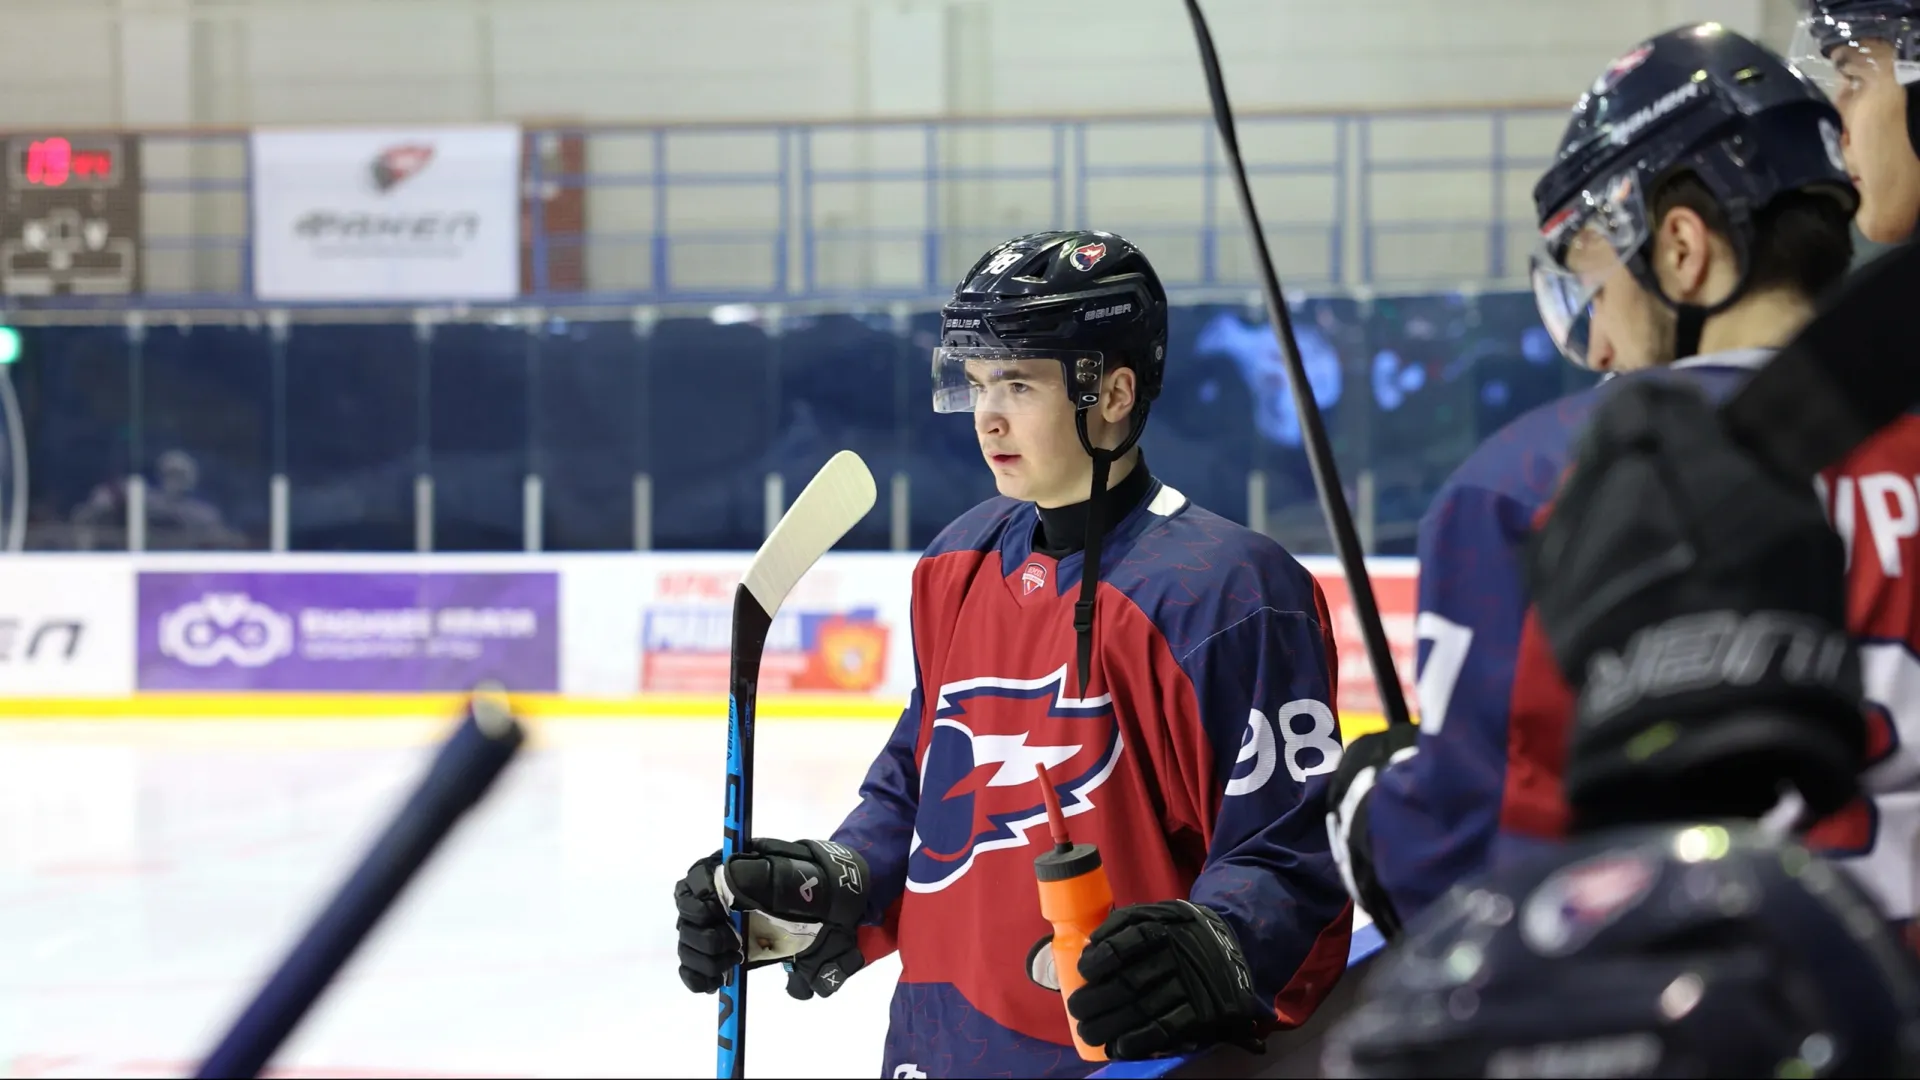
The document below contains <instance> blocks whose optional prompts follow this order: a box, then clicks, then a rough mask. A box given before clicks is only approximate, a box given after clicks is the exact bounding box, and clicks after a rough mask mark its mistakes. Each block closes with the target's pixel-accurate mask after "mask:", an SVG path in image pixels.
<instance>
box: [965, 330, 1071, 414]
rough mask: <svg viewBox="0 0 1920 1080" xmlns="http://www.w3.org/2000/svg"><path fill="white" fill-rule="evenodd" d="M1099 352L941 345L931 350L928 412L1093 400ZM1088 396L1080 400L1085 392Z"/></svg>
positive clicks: (1037, 407)
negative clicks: (1071, 393) (1070, 378)
mask: <svg viewBox="0 0 1920 1080" xmlns="http://www.w3.org/2000/svg"><path fill="white" fill-rule="evenodd" d="M1102 370H1103V368H1102V365H1101V354H1100V353H1098V352H1087V351H1084V350H1078V351H1076V350H1061V349H1000V348H986V347H976V346H969V347H942V348H938V349H935V350H933V411H934V412H937V413H970V412H998V413H1031V412H1041V411H1048V410H1054V409H1059V408H1061V407H1062V406H1063V405H1065V404H1066V403H1067V400H1068V396H1067V381H1066V379H1067V372H1068V371H1072V372H1074V373H1075V376H1076V378H1075V381H1076V384H1077V385H1076V389H1077V390H1078V391H1079V393H1077V394H1076V395H1075V404H1076V405H1077V404H1081V403H1083V402H1084V403H1085V404H1092V403H1093V401H1097V400H1099V391H1100V375H1101V372H1102ZM1089 393H1090V394H1092V395H1093V400H1092V401H1086V400H1085V397H1086V395H1087V394H1089Z"/></svg>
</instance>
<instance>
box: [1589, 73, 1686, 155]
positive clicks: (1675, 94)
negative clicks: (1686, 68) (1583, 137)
mask: <svg viewBox="0 0 1920 1080" xmlns="http://www.w3.org/2000/svg"><path fill="white" fill-rule="evenodd" d="M1699 96H1700V84H1699V83H1697V82H1689V83H1682V84H1681V85H1679V86H1677V87H1675V88H1673V89H1672V90H1669V91H1667V92H1666V93H1664V94H1662V95H1660V96H1659V97H1658V98H1655V99H1654V102H1653V104H1651V105H1648V106H1646V107H1645V108H1643V109H1641V110H1640V111H1639V112H1636V113H1633V114H1632V115H1630V116H1628V117H1627V118H1626V119H1625V120H1622V121H1620V122H1619V123H1618V124H1615V125H1613V131H1612V132H1611V133H1610V134H1609V135H1608V136H1607V138H1608V140H1609V141H1610V142H1612V143H1613V144H1614V145H1615V146H1624V145H1626V144H1627V143H1629V142H1631V141H1633V137H1634V136H1635V135H1638V134H1640V132H1641V130H1642V129H1644V128H1645V127H1646V126H1647V125H1648V124H1651V123H1653V122H1654V121H1656V120H1658V119H1660V118H1661V117H1663V116H1665V115H1667V114H1668V113H1670V112H1672V111H1673V110H1675V109H1677V108H1679V107H1680V106H1682V105H1685V104H1686V103H1687V102H1689V101H1692V100H1693V99H1694V98H1696V97H1699Z"/></svg>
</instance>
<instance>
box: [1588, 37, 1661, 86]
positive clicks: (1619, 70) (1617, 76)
mask: <svg viewBox="0 0 1920 1080" xmlns="http://www.w3.org/2000/svg"><path fill="white" fill-rule="evenodd" d="M1652 55H1653V46H1652V45H1642V46H1640V47H1639V48H1637V49H1635V50H1633V51H1632V52H1630V53H1628V54H1627V55H1625V56H1623V57H1621V58H1620V59H1618V60H1615V61H1614V62H1613V63H1611V64H1608V65H1607V70H1605V71H1603V72H1601V73H1600V77H1599V78H1597V79H1595V80H1593V89H1592V93H1593V95H1594V96H1595V97H1598V96H1600V95H1601V94H1604V93H1606V92H1607V91H1609V90H1611V89H1613V88H1614V87H1616V86H1619V85H1620V80H1621V79H1624V78H1626V77H1627V76H1628V75H1631V74H1633V69H1635V68H1637V67H1639V66H1640V65H1641V64H1644V63H1646V62H1647V57H1649V56H1652Z"/></svg>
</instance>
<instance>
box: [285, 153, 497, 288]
mask: <svg viewBox="0 0 1920 1080" xmlns="http://www.w3.org/2000/svg"><path fill="white" fill-rule="evenodd" d="M252 140H253V141H252V151H253V161H252V177H253V289H254V294H255V295H256V296H257V297H258V298H260V299H261V300H267V301H276V300H278V301H303V300H424V301H433V300H479V301H485V300H507V299H511V298H512V297H514V296H515V295H517V294H518V293H519V291H520V206H519V190H520V143H521V140H520V129H519V128H518V127H515V126H512V125H487V126H480V127H461V128H342V129H298V130H256V131H255V132H254V133H253V136H252Z"/></svg>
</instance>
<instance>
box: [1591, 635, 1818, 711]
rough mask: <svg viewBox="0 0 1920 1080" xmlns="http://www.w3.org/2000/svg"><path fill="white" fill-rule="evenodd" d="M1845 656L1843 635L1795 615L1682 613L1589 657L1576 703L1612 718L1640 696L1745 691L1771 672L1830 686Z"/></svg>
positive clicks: (1799, 681) (1794, 679)
mask: <svg viewBox="0 0 1920 1080" xmlns="http://www.w3.org/2000/svg"><path fill="white" fill-rule="evenodd" d="M1846 657H1847V639H1846V636H1845V635H1844V634H1842V633H1840V632H1838V631H1835V630H1834V629H1833V628H1831V627H1828V626H1826V625H1824V624H1822V623H1820V622H1819V621H1817V620H1813V619H1808V618H1806V617H1804V616H1801V615H1798V614H1796V613H1793V612H1784V611H1759V612H1754V613H1753V614H1751V615H1744V616H1743V615H1741V614H1739V613H1737V612H1732V611H1709V612H1703V613H1701V614H1698V615H1682V616H1680V617H1678V618H1675V619H1669V620H1668V621H1666V622H1664V623H1660V624H1659V625H1657V626H1649V627H1647V628H1645V629H1643V630H1641V631H1639V632H1638V633H1636V634H1634V635H1633V638H1632V640H1630V641H1629V642H1627V647H1626V650H1625V652H1624V654H1623V653H1617V652H1614V651H1612V650H1609V649H1602V650H1600V651H1599V652H1597V653H1595V654H1594V656H1593V659H1592V660H1590V661H1588V663H1587V685H1586V689H1585V691H1584V693H1583V695H1582V699H1581V700H1582V702H1583V703H1584V704H1585V705H1586V706H1587V708H1589V709H1591V710H1592V711H1593V712H1594V713H1595V714H1596V715H1598V716H1611V715H1613V714H1614V713H1617V712H1620V711H1621V710H1623V709H1626V708H1627V707H1629V706H1631V705H1633V704H1634V703H1635V702H1638V701H1639V700H1640V699H1641V698H1642V697H1646V696H1653V697H1666V696H1670V695H1673V694H1678V693H1684V692H1687V691H1692V690H1701V689H1705V688H1707V687H1710V686H1718V685H1720V684H1722V683H1725V684H1729V685H1733V686H1750V685H1752V684H1753V683H1755V682H1758V681H1759V680H1760V678H1761V677H1762V676H1764V675H1766V674H1767V672H1769V671H1771V670H1774V669H1775V668H1778V670H1779V672H1780V677H1781V678H1783V679H1785V680H1786V681H1788V682H1790V683H1800V684H1808V683H1813V684H1823V685H1824V684H1831V683H1833V682H1834V681H1835V680H1836V679H1838V678H1839V677H1840V670H1841V665H1842V664H1843V663H1844V662H1845V660H1846Z"/></svg>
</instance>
